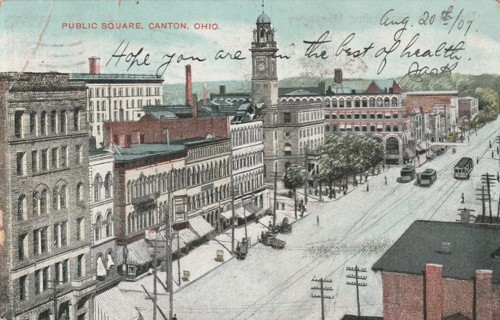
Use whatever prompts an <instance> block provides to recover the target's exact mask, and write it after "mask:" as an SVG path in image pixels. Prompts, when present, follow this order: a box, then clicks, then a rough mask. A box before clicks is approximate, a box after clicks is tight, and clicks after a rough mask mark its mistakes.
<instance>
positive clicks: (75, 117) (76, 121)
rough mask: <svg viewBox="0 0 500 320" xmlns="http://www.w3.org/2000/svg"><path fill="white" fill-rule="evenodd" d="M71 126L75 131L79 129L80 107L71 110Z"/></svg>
mask: <svg viewBox="0 0 500 320" xmlns="http://www.w3.org/2000/svg"><path fill="white" fill-rule="evenodd" d="M73 127H74V128H75V131H79V130H80V109H74V110H73Z"/></svg>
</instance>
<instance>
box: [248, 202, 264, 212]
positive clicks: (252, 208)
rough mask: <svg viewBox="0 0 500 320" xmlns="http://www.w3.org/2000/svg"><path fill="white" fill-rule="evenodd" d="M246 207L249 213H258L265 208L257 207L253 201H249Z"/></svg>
mask: <svg viewBox="0 0 500 320" xmlns="http://www.w3.org/2000/svg"><path fill="white" fill-rule="evenodd" d="M244 207H245V210H247V212H249V214H256V215H258V214H260V213H262V211H264V209H262V208H259V207H257V206H256V205H255V204H253V203H247V204H245V205H244Z"/></svg>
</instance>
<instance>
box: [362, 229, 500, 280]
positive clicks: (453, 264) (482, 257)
mask: <svg viewBox="0 0 500 320" xmlns="http://www.w3.org/2000/svg"><path fill="white" fill-rule="evenodd" d="M443 242H449V243H450V244H451V250H450V253H441V252H440V249H441V245H442V243H443ZM499 247H500V226H494V225H479V224H464V223H457V222H439V221H415V222H414V223H413V224H412V225H411V226H410V227H409V228H408V230H406V232H405V233H404V234H403V235H402V236H401V237H400V238H399V239H398V240H397V241H396V243H394V245H393V246H392V247H391V248H390V249H389V250H387V252H386V253H385V254H384V255H383V256H382V257H381V258H380V259H379V260H378V261H377V262H376V263H375V264H374V265H373V267H372V269H373V270H375V271H386V272H397V273H405V274H418V275H421V274H422V272H423V270H424V268H425V264H427V263H436V264H441V265H443V277H444V278H454V279H463V280H470V279H472V278H473V277H474V276H475V272H476V270H492V271H493V282H494V283H500V257H495V254H494V252H495V251H496V250H497V249H498V248H499Z"/></svg>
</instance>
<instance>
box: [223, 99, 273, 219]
mask: <svg viewBox="0 0 500 320" xmlns="http://www.w3.org/2000/svg"><path fill="white" fill-rule="evenodd" d="M262 123H263V121H262V118H261V117H260V115H259V114H258V111H257V110H255V108H254V107H253V106H252V104H251V103H245V104H243V105H241V106H240V107H239V108H238V110H237V113H236V116H234V117H233V118H232V120H231V124H230V131H231V147H232V177H233V184H234V187H235V191H236V195H235V208H237V209H239V208H241V209H240V211H241V210H248V211H249V213H248V215H249V216H251V215H255V214H257V215H258V214H260V211H262V210H261V209H263V208H268V206H269V190H268V189H267V187H266V185H265V183H264V142H263V127H262ZM251 204H253V205H254V206H253V207H252V205H251ZM245 206H246V208H245ZM244 215H245V213H244Z"/></svg>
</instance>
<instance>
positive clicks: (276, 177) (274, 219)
mask: <svg viewBox="0 0 500 320" xmlns="http://www.w3.org/2000/svg"><path fill="white" fill-rule="evenodd" d="M277 189H278V171H275V172H274V203H273V227H275V226H276V205H277V203H276V192H277Z"/></svg>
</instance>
